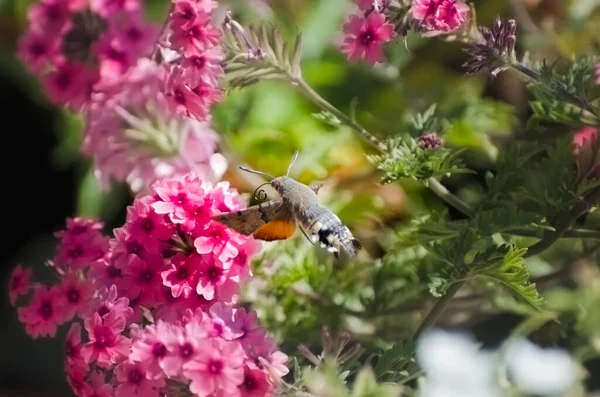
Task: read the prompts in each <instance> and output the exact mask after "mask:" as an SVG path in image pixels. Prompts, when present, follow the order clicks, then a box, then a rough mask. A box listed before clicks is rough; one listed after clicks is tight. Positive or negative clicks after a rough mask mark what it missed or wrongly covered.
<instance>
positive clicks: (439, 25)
mask: <svg viewBox="0 0 600 397" xmlns="http://www.w3.org/2000/svg"><path fill="white" fill-rule="evenodd" d="M411 12H412V16H413V18H414V19H416V20H417V21H418V22H419V23H420V27H421V28H423V29H424V30H426V31H436V32H444V33H448V32H453V31H456V30H458V29H460V28H461V27H462V26H463V25H464V24H465V23H466V22H467V20H468V19H469V6H468V5H466V4H465V3H463V2H462V1H461V0H413V1H412V6H411Z"/></svg>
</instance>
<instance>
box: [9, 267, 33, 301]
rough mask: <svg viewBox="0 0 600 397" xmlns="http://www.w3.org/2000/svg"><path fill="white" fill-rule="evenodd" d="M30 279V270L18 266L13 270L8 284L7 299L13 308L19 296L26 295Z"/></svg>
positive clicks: (29, 286)
mask: <svg viewBox="0 0 600 397" xmlns="http://www.w3.org/2000/svg"><path fill="white" fill-rule="evenodd" d="M30 279H31V268H29V267H25V268H24V267H23V266H22V265H20V264H19V265H17V266H16V267H15V268H14V269H13V271H12V273H11V275H10V280H9V282H8V297H9V299H10V304H11V305H13V306H14V304H15V303H16V302H17V298H18V297H19V296H21V295H27V293H28V292H29V289H30V288H31V285H30V281H29V280H30Z"/></svg>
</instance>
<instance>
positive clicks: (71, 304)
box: [9, 174, 288, 397]
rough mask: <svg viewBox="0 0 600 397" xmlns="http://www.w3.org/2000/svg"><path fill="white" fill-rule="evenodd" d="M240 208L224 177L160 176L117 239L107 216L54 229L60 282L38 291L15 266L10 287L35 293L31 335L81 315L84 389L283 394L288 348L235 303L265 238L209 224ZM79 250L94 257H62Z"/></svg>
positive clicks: (75, 352)
mask: <svg viewBox="0 0 600 397" xmlns="http://www.w3.org/2000/svg"><path fill="white" fill-rule="evenodd" d="M243 208H244V204H243V202H242V200H241V199H240V196H239V195H238V193H237V192H236V191H234V190H232V189H230V188H229V185H228V184H227V183H219V184H216V185H213V184H211V183H210V182H208V181H206V180H202V179H200V178H199V177H197V176H196V175H194V174H186V175H183V176H178V177H170V178H163V179H161V180H160V181H158V182H156V183H154V184H153V185H152V187H151V191H150V192H149V193H148V194H147V195H144V196H139V197H138V198H136V200H135V201H134V203H133V204H132V205H131V206H130V207H128V209H127V218H126V222H125V224H124V225H123V226H122V227H120V228H118V229H115V231H114V236H113V237H112V238H111V239H110V241H109V242H107V239H108V238H107V237H105V236H103V235H101V233H100V231H101V229H102V226H103V225H102V224H101V223H99V222H97V221H95V220H91V219H84V218H74V219H69V220H68V226H67V228H66V230H64V231H62V232H60V233H57V236H58V237H59V238H60V239H61V241H60V242H59V250H60V251H61V252H62V253H63V254H61V255H57V256H56V257H55V262H54V263H53V267H51V268H50V269H52V270H55V271H56V272H57V274H58V275H59V277H60V281H59V282H58V283H57V284H56V285H52V286H43V285H35V286H34V288H33V293H32V292H31V289H32V288H31V286H30V282H29V281H28V279H29V276H28V275H27V273H26V271H24V270H23V268H22V266H19V267H17V270H15V272H14V276H13V279H14V280H21V281H13V284H14V285H15V287H14V288H12V289H10V290H9V294H11V296H18V295H26V297H28V298H29V301H28V302H24V304H23V305H20V306H19V307H18V309H17V310H18V313H19V319H20V321H21V322H23V324H24V325H25V329H26V331H27V332H28V333H29V334H30V335H31V336H32V337H34V338H37V337H40V336H55V335H56V331H57V328H58V327H59V326H60V325H62V324H65V323H67V322H69V321H70V320H74V321H73V322H72V324H71V326H70V328H69V331H68V333H67V337H66V340H65V342H64V351H65V373H66V377H67V381H68V383H69V384H70V385H71V388H72V389H73V392H74V393H75V394H76V395H78V396H82V397H88V396H92V395H94V396H113V397H114V396H140V397H141V396H143V397H147V396H150V397H151V396H157V397H158V396H162V395H164V393H166V391H167V390H170V389H173V388H174V389H178V390H186V393H188V395H196V396H213V395H226V394H231V395H239V396H253V397H259V396H272V395H273V394H274V391H275V388H276V387H277V386H276V385H277V384H278V383H279V382H278V380H279V378H280V377H282V376H284V375H285V374H287V372H288V368H287V365H286V363H287V356H286V355H285V354H283V353H281V352H280V351H279V350H278V349H277V346H276V343H275V341H274V340H273V339H272V338H270V337H269V336H268V334H267V332H266V331H265V330H264V329H262V328H261V327H260V326H259V325H258V324H257V320H256V314H255V313H254V312H252V311H246V310H245V309H242V308H237V307H235V306H234V303H235V302H236V301H237V299H238V296H237V294H238V291H239V285H240V283H241V282H243V281H244V280H247V279H248V277H250V276H251V272H250V270H249V264H248V261H249V258H250V257H251V256H252V255H253V254H254V253H255V252H257V251H258V250H259V249H260V245H259V243H257V242H255V241H254V240H253V239H252V237H246V236H243V235H240V234H237V233H236V232H234V231H232V230H230V229H227V228H225V227H224V226H222V225H220V224H217V223H216V222H215V221H213V220H212V217H214V216H215V215H218V214H220V213H222V212H230V211H236V210H239V209H243ZM86 244H87V245H86ZM88 245H89V246H88ZM80 246H81V248H82V252H83V253H88V254H89V255H84V256H83V257H85V258H86V260H85V261H83V260H82V259H81V258H82V257H78V258H79V260H78V261H74V260H73V258H72V255H67V254H65V253H66V252H69V250H70V249H71V248H72V247H80ZM90 247H92V248H93V249H90ZM99 248H100V249H99ZM91 252H95V254H94V255H92V254H91ZM99 255H100V257H98V256H99ZM58 260H62V262H58ZM97 276H98V277H97ZM15 300H16V298H15ZM25 300H27V299H25ZM100 375H101V376H100Z"/></svg>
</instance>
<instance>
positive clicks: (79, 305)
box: [58, 272, 94, 321]
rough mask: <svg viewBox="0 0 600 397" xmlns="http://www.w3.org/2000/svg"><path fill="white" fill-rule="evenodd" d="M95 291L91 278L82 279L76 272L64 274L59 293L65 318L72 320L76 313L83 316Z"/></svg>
mask: <svg viewBox="0 0 600 397" xmlns="http://www.w3.org/2000/svg"><path fill="white" fill-rule="evenodd" d="M93 293H94V287H93V285H92V282H91V281H90V280H85V279H82V278H80V277H78V275H77V274H75V273H74V272H69V273H67V274H65V275H63V279H62V283H61V285H60V286H59V287H58V294H59V301H60V305H61V307H62V310H63V311H64V315H65V320H66V321H68V320H71V319H72V318H73V316H75V314H77V315H78V316H80V317H81V316H82V313H83V312H84V311H85V310H86V305H88V304H89V301H90V299H91V297H92V295H93Z"/></svg>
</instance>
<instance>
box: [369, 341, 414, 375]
mask: <svg viewBox="0 0 600 397" xmlns="http://www.w3.org/2000/svg"><path fill="white" fill-rule="evenodd" d="M414 355H415V346H414V343H412V342H411V341H407V342H402V341H401V342H397V343H395V344H394V345H393V346H392V347H391V348H390V349H387V350H385V351H384V352H383V353H382V354H381V355H380V356H379V357H378V358H377V364H376V365H375V375H376V377H377V379H380V380H384V381H388V382H400V381H402V380H403V379H405V378H406V377H408V376H409V375H412V374H413V373H415V372H416V371H417V365H416V362H415V359H414Z"/></svg>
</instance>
